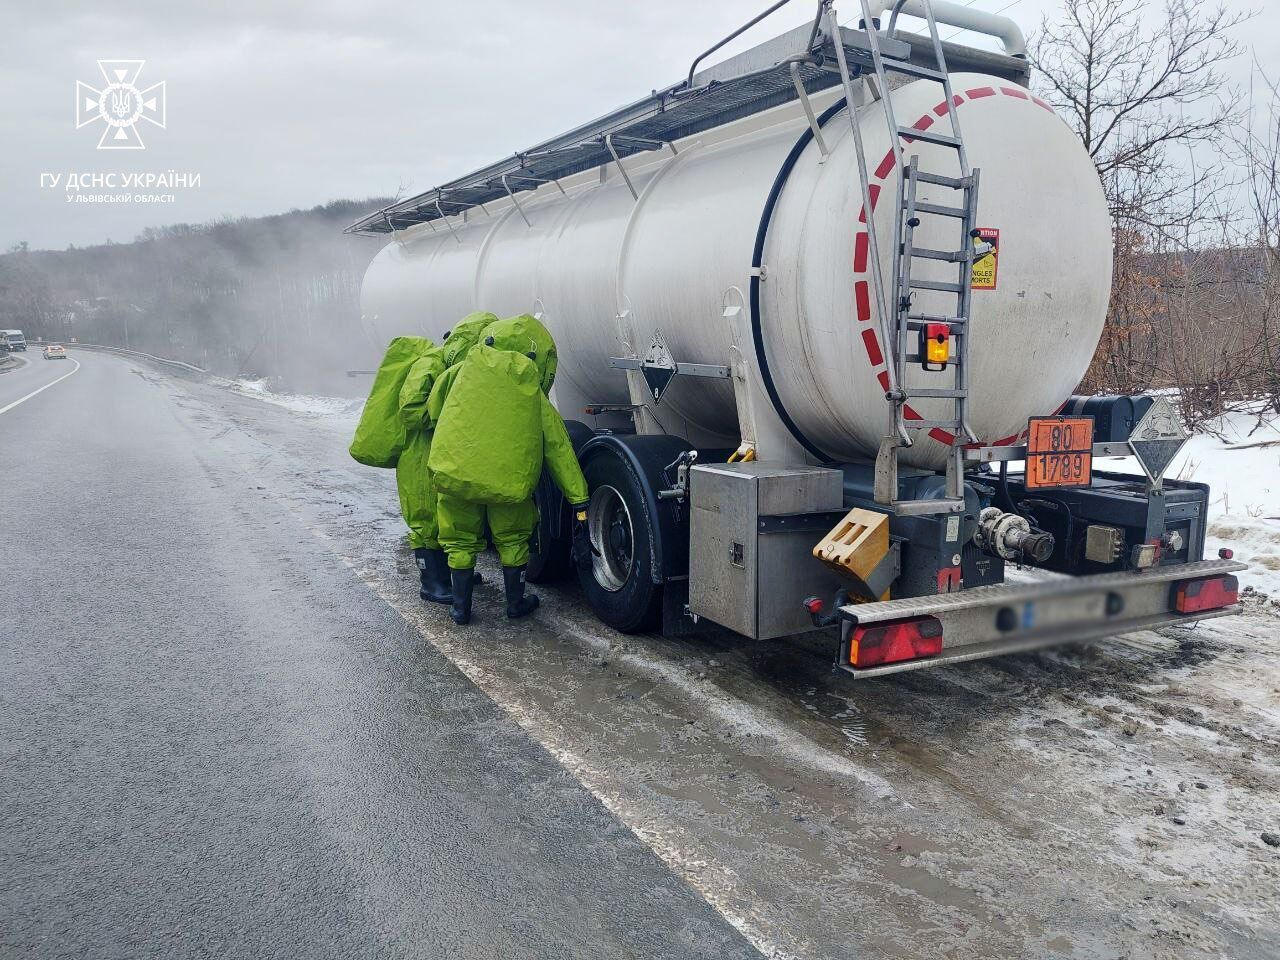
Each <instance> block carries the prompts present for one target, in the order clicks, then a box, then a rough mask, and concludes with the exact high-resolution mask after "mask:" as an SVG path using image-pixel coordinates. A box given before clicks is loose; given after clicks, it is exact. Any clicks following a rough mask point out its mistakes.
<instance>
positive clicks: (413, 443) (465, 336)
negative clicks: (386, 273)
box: [396, 313, 498, 550]
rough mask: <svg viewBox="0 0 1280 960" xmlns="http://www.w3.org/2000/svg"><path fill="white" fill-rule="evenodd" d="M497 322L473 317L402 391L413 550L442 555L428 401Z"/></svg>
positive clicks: (404, 486)
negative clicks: (447, 373) (438, 382)
mask: <svg viewBox="0 0 1280 960" xmlns="http://www.w3.org/2000/svg"><path fill="white" fill-rule="evenodd" d="M497 319H498V318H497V316H495V315H494V314H492V313H473V314H470V315H468V316H467V317H465V318H463V320H462V321H461V322H459V323H458V325H457V326H455V327H454V328H453V330H451V331H450V332H449V335H448V336H446V337H445V339H444V342H443V343H441V344H440V345H439V346H437V347H432V348H431V349H430V350H428V351H427V352H426V353H425V354H424V355H423V356H421V357H420V358H418V359H417V360H416V361H414V363H413V365H412V366H411V367H409V371H408V373H407V374H406V376H405V378H404V383H403V385H402V386H401V387H400V395H399V416H400V421H401V423H402V424H403V427H404V432H405V443H404V448H403V449H402V450H401V452H400V458H399V460H398V461H397V462H396V492H397V493H399V495H400V515H401V516H403V517H404V522H405V524H406V525H407V526H408V527H409V546H410V547H412V548H413V549H415V550H416V549H418V548H419V547H425V548H426V549H428V550H437V549H439V547H440V540H439V534H438V526H437V524H436V490H435V485H434V484H433V483H432V482H431V470H430V467H429V460H430V457H431V433H432V431H431V423H430V421H429V420H428V419H427V401H428V399H429V398H430V396H431V388H432V387H433V386H435V383H436V380H438V379H439V378H440V375H441V374H442V373H444V372H445V370H447V369H448V368H449V367H451V366H453V365H454V364H455V363H458V362H460V361H461V360H462V358H463V357H465V356H466V355H467V351H468V350H470V349H471V347H472V346H473V345H474V344H475V342H476V341H477V340H479V339H480V332H481V331H482V330H483V329H484V328H485V327H487V326H488V325H489V324H491V323H493V321H495V320H497Z"/></svg>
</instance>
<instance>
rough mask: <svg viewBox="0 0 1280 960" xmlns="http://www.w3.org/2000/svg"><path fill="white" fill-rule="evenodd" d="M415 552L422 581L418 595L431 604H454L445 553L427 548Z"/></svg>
mask: <svg viewBox="0 0 1280 960" xmlns="http://www.w3.org/2000/svg"><path fill="white" fill-rule="evenodd" d="M413 552H414V555H415V556H416V557H417V558H418V577H419V579H420V580H421V581H422V589H420V590H419V591H418V595H419V596H421V597H422V599H423V600H429V601H430V602H431V603H453V592H452V591H451V590H450V589H449V561H448V560H447V559H446V558H445V555H444V551H443V550H440V549H434V550H433V549H431V548H430V547H427V548H424V549H421V550H415V551H413Z"/></svg>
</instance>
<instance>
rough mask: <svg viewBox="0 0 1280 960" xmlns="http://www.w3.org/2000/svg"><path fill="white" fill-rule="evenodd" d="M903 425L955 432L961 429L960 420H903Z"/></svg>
mask: <svg viewBox="0 0 1280 960" xmlns="http://www.w3.org/2000/svg"><path fill="white" fill-rule="evenodd" d="M902 425H903V426H904V427H906V428H907V429H908V430H934V429H942V430H950V431H951V432H952V433H954V432H955V431H956V430H959V429H960V421H959V420H903V421H902Z"/></svg>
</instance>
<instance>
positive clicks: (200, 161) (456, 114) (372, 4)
mask: <svg viewBox="0 0 1280 960" xmlns="http://www.w3.org/2000/svg"><path fill="white" fill-rule="evenodd" d="M972 5H973V6H975V7H976V8H978V9H985V10H988V11H990V12H996V11H999V10H1000V9H1001V8H1003V7H1007V8H1008V9H1007V11H1006V13H1007V15H1008V16H1010V17H1012V18H1014V19H1015V20H1017V21H1018V22H1019V24H1020V25H1021V26H1022V27H1023V29H1024V30H1025V31H1027V32H1028V33H1030V32H1031V31H1032V30H1033V29H1034V28H1035V27H1036V26H1037V25H1038V24H1039V22H1040V19H1041V16H1042V15H1043V14H1044V13H1045V12H1052V11H1053V10H1054V9H1055V8H1056V6H1057V0H1014V2H1013V3H1012V4H1010V3H1008V0H972ZM1232 5H1234V6H1238V7H1239V8H1240V9H1258V10H1260V12H1259V13H1258V15H1257V16H1256V17H1255V19H1254V20H1253V22H1252V23H1251V24H1250V26H1249V28H1248V29H1247V30H1242V31H1241V36H1240V39H1241V40H1242V41H1248V42H1257V43H1261V44H1264V46H1262V47H1260V48H1259V49H1258V50H1257V55H1258V57H1259V59H1260V60H1261V61H1262V62H1263V63H1264V64H1266V65H1268V67H1269V68H1275V69H1273V70H1272V72H1273V74H1275V73H1280V0H1259V2H1256V3H1249V2H1248V0H1232ZM764 6H767V3H766V2H765V0H755V2H747V0H736V2H735V0H699V2H696V3H695V2H689V0H639V2H637V0H631V2H626V3H621V2H618V3H611V2H609V0H594V2H585V0H584V2H576V0H525V2H510V0H489V2H486V3H477V2H464V0H341V2H337V0H316V2H306V3H303V2H297V0H253V2H246V0H220V2H215V3H186V2H181V0H164V2H158V0H135V2H131V3H115V2H110V0H96V2H83V3H74V2H62V0H0V90H3V91H4V93H3V95H0V119H2V126H0V129H2V130H3V133H4V137H3V149H2V150H0V249H7V248H8V247H9V246H11V245H12V244H14V243H16V242H18V241H21V240H25V241H28V242H29V243H30V245H31V246H32V247H33V248H37V247H40V248H63V247H65V246H66V245H67V244H69V243H75V244H77V245H82V244H88V243H97V242H102V241H105V240H106V239H108V238H110V239H112V240H115V241H118V242H119V241H127V240H131V239H133V238H134V237H135V236H136V235H137V234H138V233H139V231H141V230H142V229H143V228H144V227H147V226H157V225H162V224H166V223H174V222H182V221H186V222H198V221H204V220H209V219H212V218H215V217H220V216H227V215H231V216H240V215H257V214H266V213H273V212H279V211H283V210H287V209H289V208H291V207H309V206H313V205H315V204H318V203H324V202H327V201H329V200H334V199H342V198H364V197H369V196H378V195H390V194H394V193H395V192H396V191H397V190H398V189H400V188H401V186H402V185H403V186H404V187H406V188H407V189H409V190H411V191H414V192H416V191H419V190H424V189H428V188H430V187H432V186H435V185H436V184H437V183H440V182H443V181H446V180H449V179H452V178H453V177H456V176H459V175H461V174H463V173H465V172H468V171H469V170H471V169H473V168H475V167H478V166H481V165H483V164H485V163H489V162H491V161H493V160H495V159H497V158H499V157H500V156H503V155H505V154H508V153H511V152H513V151H515V150H517V149H520V148H524V147H527V146H529V145H531V144H533V143H536V142H538V141H539V140H542V139H544V138H546V137H548V136H551V135H553V134H556V133H559V132H561V131H562V130H564V129H567V128H568V127H570V126H573V125H576V124H578V123H581V122H583V121H585V120H588V119H590V118H591V117H593V116H597V115H599V114H600V113H603V112H605V111H606V110H608V109H610V108H612V107H614V106H618V105H620V104H622V103H624V102H627V101H629V100H634V99H636V98H637V97H639V96H641V95H643V94H644V93H646V92H647V91H649V90H651V89H653V88H655V87H660V86H665V85H667V84H670V83H673V82H675V81H676V80H677V79H678V78H679V77H680V76H682V75H683V73H684V72H685V71H686V70H687V68H688V64H689V61H690V60H691V59H692V58H693V57H694V56H695V55H696V54H697V53H698V52H700V51H701V50H703V49H705V48H706V47H707V46H709V45H710V44H711V43H712V42H713V41H714V40H715V39H717V38H719V37H720V36H722V35H724V34H725V33H727V32H729V31H730V30H731V29H733V28H734V27H735V26H737V25H738V24H739V23H741V22H742V21H744V20H745V19H747V18H748V17H749V16H751V15H754V14H755V13H756V12H758V10H759V9H762V8H763V7H764ZM813 6H814V4H813V3H812V2H811V0H795V2H794V3H793V4H792V6H791V7H790V8H786V9H784V10H783V11H781V12H780V13H779V14H777V15H776V17H775V18H774V19H773V20H771V21H769V22H766V23H765V24H762V25H761V26H760V27H759V28H757V32H756V33H754V34H752V35H751V36H750V37H749V38H748V39H747V40H745V41H744V43H747V44H748V45H749V44H750V43H751V42H755V41H756V40H762V39H766V38H767V37H769V36H772V35H774V34H775V33H780V32H782V30H784V29H786V28H788V27H791V26H793V25H796V24H798V23H800V22H801V21H804V20H806V19H807V18H808V17H809V16H811V14H812V9H813ZM837 6H838V8H842V9H841V19H842V20H848V19H851V18H852V13H853V11H854V9H855V8H856V6H857V4H856V3H855V0H844V3H842V4H837ZM944 35H945V34H944ZM957 39H961V38H957ZM739 46H741V44H740V45H739ZM101 59H131V60H145V62H146V63H145V67H144V68H143V70H142V73H141V75H140V77H139V81H138V86H139V87H146V86H149V85H150V84H153V83H156V82H158V81H161V80H163V81H165V83H166V87H165V90H166V106H167V118H166V128H165V129H163V130H161V129H156V128H155V127H153V126H151V125H150V124H147V123H139V124H138V130H139V131H140V132H141V134H142V136H143V139H144V142H145V144H146V149H145V150H128V151H106V150H98V149H97V144H98V141H99V137H100V134H101V130H102V129H103V124H102V122H101V121H100V120H99V121H95V122H94V123H92V124H89V125H88V126H86V127H84V128H82V129H76V126H75V109H74V107H75V103H74V102H75V93H76V81H77V80H80V81H84V82H86V83H89V84H91V85H93V86H95V87H98V88H101V87H102V86H103V83H102V79H101V76H100V74H99V71H98V66H97V61H98V60H101ZM1248 68H1249V63H1248V61H1247V58H1242V61H1241V62H1240V63H1239V64H1238V65H1237V70H1236V75H1237V79H1239V80H1240V81H1241V82H1244V81H1245V80H1247V77H1248ZM168 170H176V171H178V172H191V173H199V174H200V175H201V185H200V187H199V188H198V189H190V188H188V189H176V190H174V191H172V192H173V193H174V195H175V202H174V203H172V204H163V205H161V204H78V203H69V202H67V200H66V196H67V192H66V191H65V189H64V188H63V185H61V184H60V185H59V186H58V187H57V188H53V189H50V188H42V187H41V174H60V175H62V177H63V182H64V183H65V178H66V175H67V174H68V173H77V174H93V173H107V172H111V171H114V172H117V173H118V174H120V173H124V174H130V173H144V174H145V173H148V172H151V173H164V172H165V171H168ZM98 192H101V191H98ZM159 192H164V191H159Z"/></svg>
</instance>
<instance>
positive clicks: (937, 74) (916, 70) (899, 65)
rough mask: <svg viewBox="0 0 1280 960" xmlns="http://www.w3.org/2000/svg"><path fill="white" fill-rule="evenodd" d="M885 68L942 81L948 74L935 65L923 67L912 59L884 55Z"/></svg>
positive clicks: (924, 78)
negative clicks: (936, 68) (895, 58)
mask: <svg viewBox="0 0 1280 960" xmlns="http://www.w3.org/2000/svg"><path fill="white" fill-rule="evenodd" d="M882 59H883V62H884V68H885V69H886V70H892V71H894V72H895V73H906V74H909V75H911V76H913V77H920V78H921V79H923V80H937V81H938V82H939V83H941V82H942V81H943V80H945V79H946V76H947V75H946V74H945V73H943V72H941V71H940V70H935V69H934V68H933V67H921V66H917V65H916V64H914V63H912V62H911V61H910V60H894V59H892V58H891V57H888V56H884V57H882Z"/></svg>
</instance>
